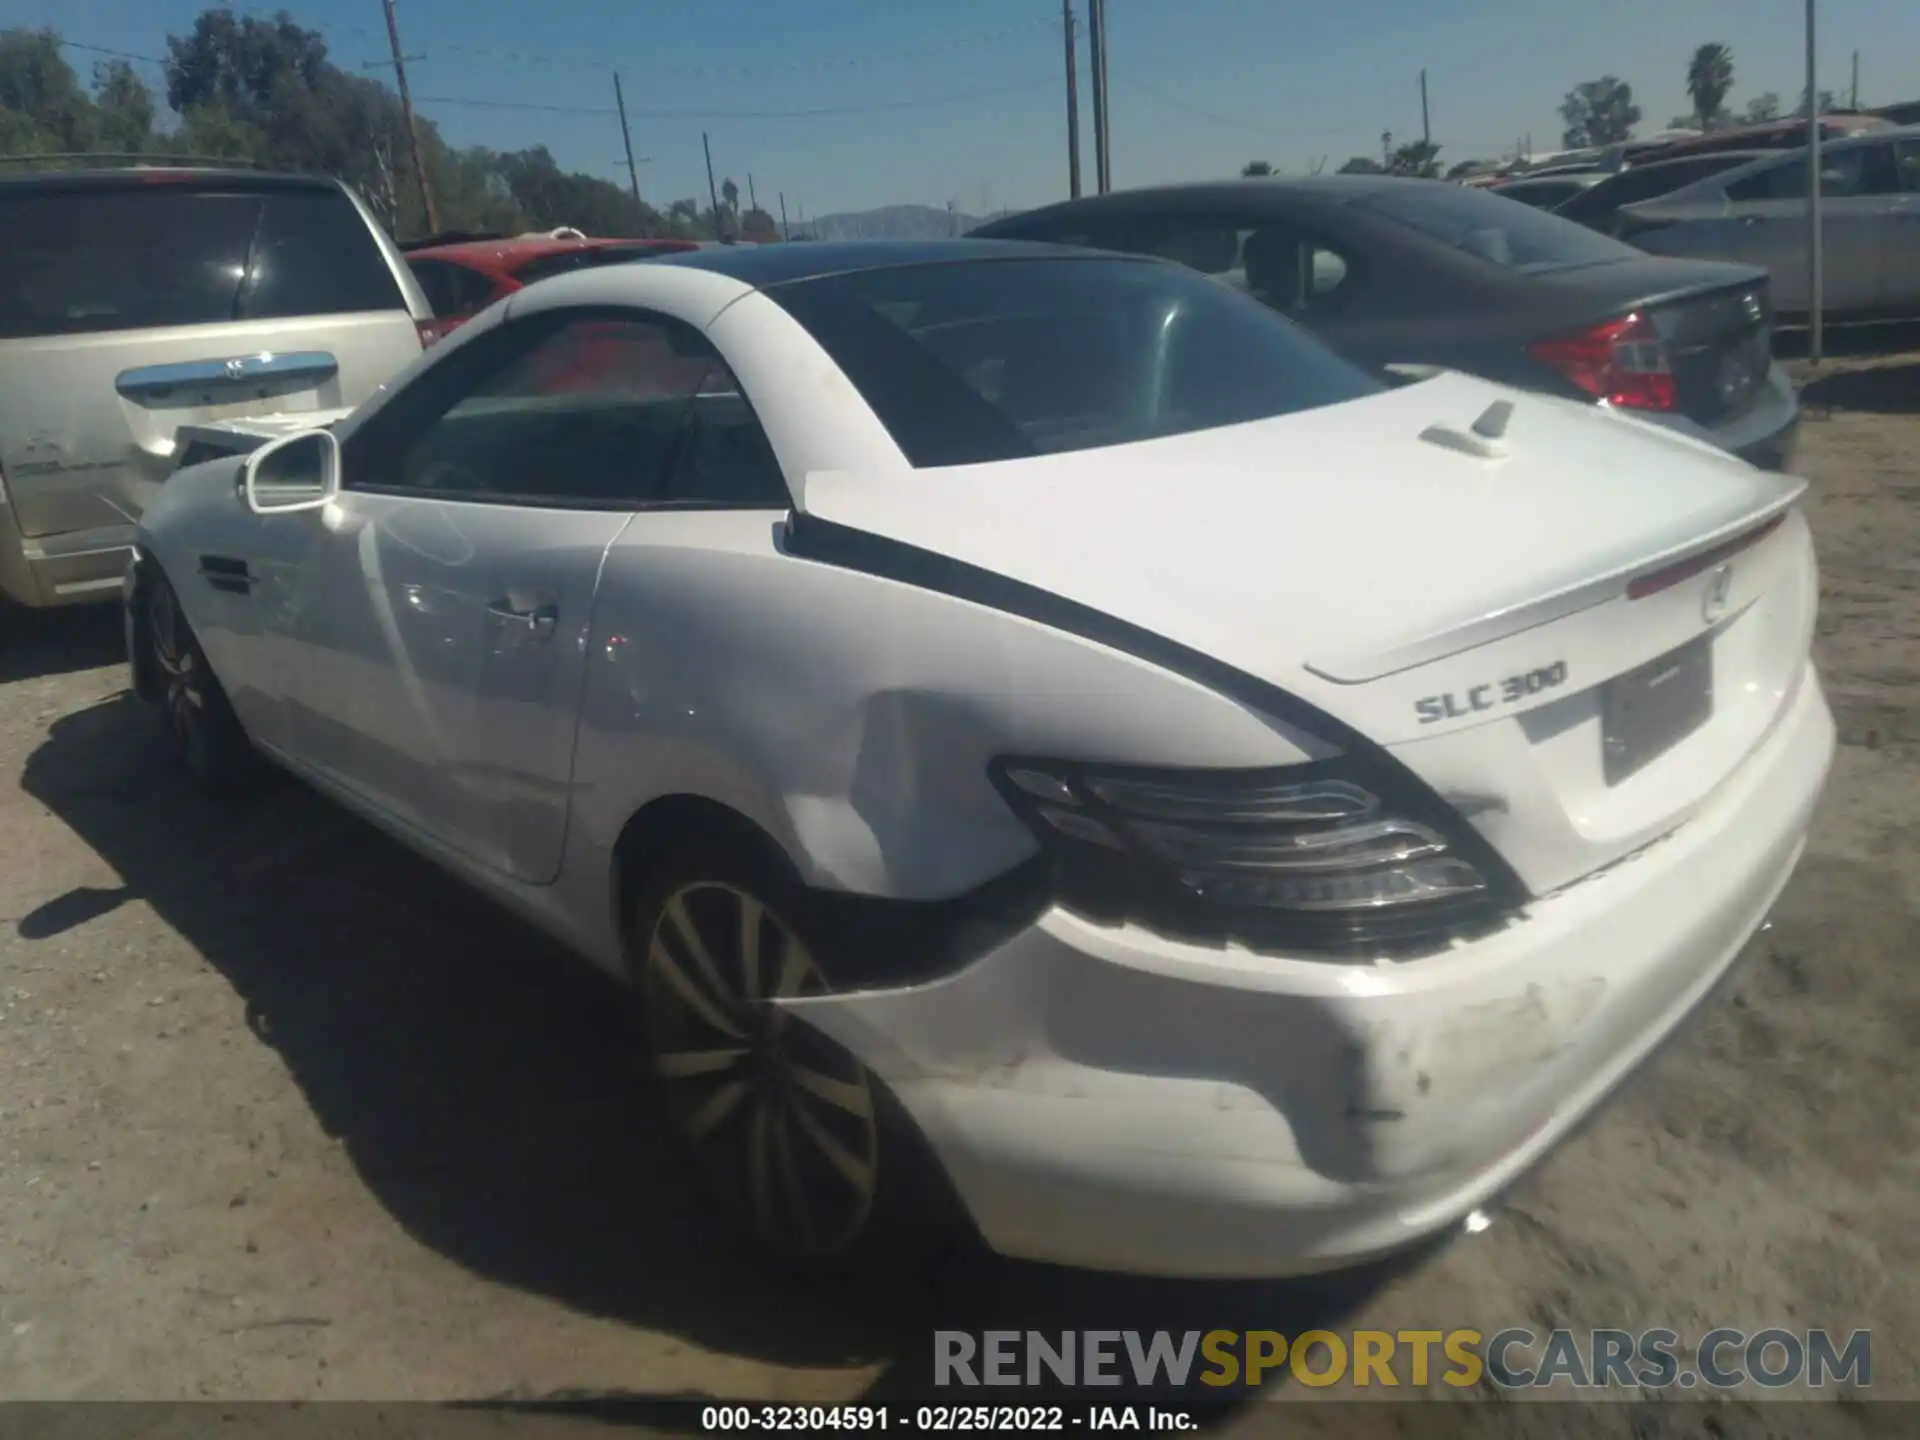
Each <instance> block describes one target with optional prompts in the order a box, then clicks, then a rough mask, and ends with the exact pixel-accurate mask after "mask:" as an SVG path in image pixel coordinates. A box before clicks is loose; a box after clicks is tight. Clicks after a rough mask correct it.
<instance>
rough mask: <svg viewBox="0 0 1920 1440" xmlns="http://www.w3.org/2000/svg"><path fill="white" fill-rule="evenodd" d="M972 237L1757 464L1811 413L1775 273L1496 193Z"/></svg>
mask: <svg viewBox="0 0 1920 1440" xmlns="http://www.w3.org/2000/svg"><path fill="white" fill-rule="evenodd" d="M1629 173H1631V172H1629ZM973 233H974V234H975V235H976V236H981V237H993V238H1006V239H1026V240H1047V241H1052V242H1055V243H1062V244H1070V245H1091V246H1096V247H1098V248H1100V249H1105V250H1121V251H1130V252H1134V253H1138V254H1149V255H1157V256H1160V257H1162V258H1165V259H1173V260H1179V261H1182V262H1183V263H1185V264H1187V265H1190V266H1192V267H1194V268H1196V269H1199V270H1201V271H1203V272H1204V273H1207V274H1210V275H1215V276H1218V277H1219V278H1221V279H1222V280H1225V281H1226V282H1228V283H1229V284H1232V285H1234V286H1236V287H1237V288H1240V289H1243V290H1245V291H1247V292H1248V293H1249V294H1252V295H1254V296H1255V297H1256V298H1258V299H1261V300H1263V301H1265V302H1266V303H1267V304H1268V305H1270V306H1272V307H1273V308H1274V309H1276V310H1278V311H1280V312H1281V313H1282V314H1284V315H1286V316H1288V317H1289V318H1292V319H1294V320H1297V321H1298V322H1299V323H1301V324H1302V325H1305V326H1307V327H1308V328H1310V329H1312V330H1313V331H1314V332H1315V333H1316V334H1318V335H1320V336H1321V337H1322V338H1323V339H1325V340H1326V341H1327V342H1328V343H1329V344H1331V345H1332V346H1333V347H1334V348H1335V349H1336V350H1338V351H1339V352H1340V353H1341V354H1343V355H1345V356H1347V357H1348V358H1349V359H1351V360H1354V361H1357V362H1359V363H1361V364H1363V365H1366V366H1367V367H1369V368H1370V369H1374V370H1379V369H1381V368H1382V367H1385V366H1387V365H1390V364H1394V363H1403V364H1404V363H1415V364H1427V365H1440V366H1445V367H1449V368H1452V369H1458V370H1464V371H1468V372H1470V373H1473V374H1476V375H1482V376H1486V377H1488V378H1490V379H1494V380H1498V381H1500V382H1502V383H1504V384H1509V385H1515V386H1520V387H1523V388H1525V389H1528V390H1533V391H1538V392H1541V393H1545V394H1552V395H1560V396H1565V397H1567V398H1572V399H1580V400H1585V401H1589V402H1592V403H1605V404H1607V405H1609V406H1612V407H1613V408H1616V409H1623V410H1630V411H1632V412H1633V413H1634V414H1636V415H1640V416H1643V417H1645V418H1646V419H1649V420H1652V421H1655V422H1657V423H1660V424H1663V425H1666V426H1669V427H1671V428H1673V429H1676V430H1679V431H1681V432H1682V433H1685V434H1688V435H1692V436H1695V437H1697V438H1701V439H1705V440H1708V441H1710V442H1712V443H1714V444H1717V445H1719V446H1721V447H1722V448H1724V449H1727V450H1731V451H1733V452H1735V453H1736V454H1740V455H1742V456H1744V457H1746V458H1748V459H1750V460H1752V461H1754V462H1756V463H1758V464H1761V465H1765V466H1769V467H1773V468H1779V467H1781V466H1783V465H1785V464H1786V462H1787V460H1788V457H1789V456H1790V455H1791V451H1792V442H1793V437H1794V434H1795V431H1796V429H1797V424H1798V417H1799V407H1798V403H1797V401H1796V400H1795V398H1794V391H1793V386H1792V384H1791V382H1789V381H1788V380H1787V378H1786V376H1785V375H1784V374H1783V373H1782V372H1781V370H1780V368H1779V367H1778V366H1777V365H1776V364H1775V363H1774V361H1773V354H1772V323H1773V315H1772V301H1771V299H1770V296H1769V282H1768V278H1767V275H1766V273H1765V272H1764V271H1762V270H1759V269H1756V268H1754V267H1752V266H1745V265H1729V264H1722V263H1718V262H1713V261H1704V260H1694V261H1680V260H1669V259H1653V258H1651V257H1649V256H1648V255H1647V254H1646V253H1645V252H1644V251H1641V250H1637V249H1634V248H1632V247H1631V246H1628V245H1625V244H1622V243H1621V242H1619V241H1617V240H1613V239H1609V238H1608V237H1606V236H1603V235H1599V234H1595V233H1594V232H1593V231H1591V230H1587V229H1583V228H1582V227H1580V226H1578V225H1574V224H1570V223H1568V222H1566V221H1563V220H1560V219H1558V218H1556V217H1554V216H1552V215H1544V214H1541V213H1540V212H1539V211H1537V210H1533V209H1529V208H1528V207H1526V206H1524V205H1516V204H1514V203H1512V202H1510V201H1507V200H1504V199H1502V198H1500V196H1499V195H1497V194H1496V193H1493V192H1490V191H1485V190H1476V189H1471V188H1468V187H1465V186H1458V185H1448V184H1443V183H1437V182H1433V181H1425V180H1407V179H1397V178H1393V177H1387V176H1367V175H1326V176H1316V177H1313V178H1309V179H1288V180H1276V179H1262V180H1243V181H1231V182H1222V183H1218V184H1211V185H1189V186H1172V187H1166V188H1162V189H1153V190H1134V191H1121V192H1115V193H1112V194H1109V195H1103V196H1094V197H1089V198H1086V199H1081V200H1070V201H1067V202H1065V203H1064V204H1060V205H1052V206H1047V207H1045V208H1042V209H1039V210H1033V211H1029V212H1027V213H1025V214H1021V215H1015V216H1010V217H1007V218H1005V219H1001V220H996V221H993V222H991V223H989V224H987V225H984V226H982V227H980V228H979V229H978V230H976V231H974V232H973Z"/></svg>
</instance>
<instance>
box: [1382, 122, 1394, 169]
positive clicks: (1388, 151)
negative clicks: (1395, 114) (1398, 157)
mask: <svg viewBox="0 0 1920 1440" xmlns="http://www.w3.org/2000/svg"><path fill="white" fill-rule="evenodd" d="M1380 164H1381V165H1382V166H1383V167H1389V168H1390V167H1391V166H1392V165H1393V132H1392V131H1391V130H1382V131H1381V132H1380Z"/></svg>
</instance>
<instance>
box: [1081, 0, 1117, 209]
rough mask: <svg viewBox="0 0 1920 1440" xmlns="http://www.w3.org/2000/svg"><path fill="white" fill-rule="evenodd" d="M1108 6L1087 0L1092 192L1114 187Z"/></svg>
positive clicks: (1097, 193)
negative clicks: (1109, 118)
mask: <svg viewBox="0 0 1920 1440" xmlns="http://www.w3.org/2000/svg"><path fill="white" fill-rule="evenodd" d="M1106 44H1107V6H1106V0H1087V52H1088V53H1087V73H1088V74H1089V76H1091V78H1092V80H1093V192H1094V194H1096V195H1104V194H1106V193H1107V191H1108V190H1110V189H1111V188H1112V185H1111V183H1110V181H1111V177H1110V176H1109V175H1108V173H1107V79H1106V64H1105V55H1106Z"/></svg>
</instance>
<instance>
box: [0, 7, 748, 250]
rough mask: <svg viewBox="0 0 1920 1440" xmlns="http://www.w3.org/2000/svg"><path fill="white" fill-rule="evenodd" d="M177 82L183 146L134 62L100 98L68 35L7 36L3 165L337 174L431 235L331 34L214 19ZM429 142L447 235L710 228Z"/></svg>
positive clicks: (392, 126) (187, 55) (391, 122)
mask: <svg viewBox="0 0 1920 1440" xmlns="http://www.w3.org/2000/svg"><path fill="white" fill-rule="evenodd" d="M165 68H166V85H165V98H166V102H167V105H168V106H169V107H170V108H171V110H172V111H173V113H174V114H175V115H176V116H177V117H178V123H177V124H176V125H174V126H173V127H172V128H171V130H170V131H169V130H166V129H163V128H162V126H161V124H160V122H159V119H158V103H157V101H156V98H155V96H154V94H153V92H152V91H150V90H149V89H148V88H147V86H146V85H145V84H143V83H142V82H141V79H140V77H139V76H138V74H136V73H135V72H134V70H133V69H132V67H131V66H129V65H128V64H127V63H126V62H125V61H122V60H112V61H108V62H105V63H103V64H101V65H98V66H96V67H95V69H94V72H93V92H92V93H91V94H89V93H88V92H87V90H86V89H85V87H83V86H82V85H81V83H80V80H79V78H78V77H77V76H76V75H75V74H74V71H73V68H72V66H70V65H69V64H68V63H67V61H66V59H65V58H64V56H63V54H62V50H61V43H60V37H59V35H58V34H57V33H55V32H54V31H52V30H21V29H13V30H4V31H0V154H8V155H35V154H53V153H67V152H76V151H77V152H87V151H97V152H118V153H125V152H128V151H138V150H163V151H169V152H172V153H176V154H194V155H205V156H209V157H214V158H218V159H227V160H245V161H252V162H255V163H258V164H263V165H269V166H274V167H276V168H281V169H287V170H294V171H301V172H308V173H318V174H325V175H333V176H336V177H337V178H339V179H341V180H344V181H345V182H347V183H348V184H349V185H352V186H353V187H354V188H355V189H357V190H359V191H360V193H361V194H362V195H364V196H366V197H367V199H368V201H369V203H370V204H372V205H373V207H374V209H375V212H376V213H377V214H379V215H380V216H381V218H382V219H383V220H384V221H385V222H386V223H387V224H389V225H390V226H391V227H393V228H394V230H395V231H396V233H399V234H402V235H408V234H420V233H423V232H424V230H425V228H426V214H425V210H424V207H423V205H422V203H421V199H420V190H419V186H418V184H417V183H415V180H414V177H413V165H412V158H413V150H412V138H411V135H410V133H409V130H408V126H407V123H406V116H405V113H404V111H403V110H402V109H401V107H400V102H399V98H398V97H397V96H396V95H395V94H394V93H393V91H392V90H390V89H389V88H388V87H387V86H385V85H384V84H382V83H380V82H379V81H378V80H374V79H369V78H367V77H366V76H362V75H352V74H348V73H347V72H346V71H343V70H342V69H340V68H339V67H338V66H337V65H335V64H334V63H333V62H332V60H331V59H329V58H328V54H327V47H326V43H325V41H324V40H323V39H322V38H321V36H320V35H319V33H318V32H316V31H312V30H307V29H303V28H302V27H301V26H299V25H297V24H295V23H294V21H293V20H292V19H291V18H290V17H289V16H288V15H287V14H286V13H285V12H281V13H279V14H277V15H275V16H274V17H273V18H272V19H259V18H255V17H252V16H244V17H243V16H236V15H235V14H234V12H233V11H231V10H227V9H211V10H207V11H204V12H202V13H201V14H200V15H199V16H198V17H197V18H196V19H195V20H194V22H193V25H192V26H191V28H190V29H189V30H188V32H187V33H186V34H184V35H174V36H170V37H169V38H168V40H167V58H166V62H165ZM419 141H420V162H421V166H422V168H423V169H424V170H425V171H426V175H427V181H428V184H429V186H430V188H431V189H432V191H433V195H434V198H435V202H436V208H437V209H438V211H439V218H440V222H441V224H442V225H443V226H445V227H446V228H448V229H456V230H497V231H504V232H507V233H512V232H515V231H519V230H526V229H533V228H539V229H550V228H552V227H554V226H558V225H563V224H566V225H576V226H579V227H580V228H581V229H583V230H586V231H588V232H589V233H593V234H601V235H630V236H647V235H660V234H667V233H672V232H673V231H675V230H676V229H679V230H681V231H682V233H691V231H692V228H693V223H694V222H697V221H698V219H699V211H698V206H697V205H695V204H694V202H691V201H688V202H686V203H687V205H688V206H689V207H690V214H689V215H688V216H685V217H682V218H680V219H678V220H675V221H669V220H668V219H667V218H666V217H663V216H662V215H660V214H659V212H657V211H655V210H653V209H651V208H649V207H648V206H645V205H640V204H636V202H635V201H634V199H633V196H632V194H631V193H630V192H629V191H627V190H625V189H623V188H622V187H620V186H618V185H615V184H613V183H611V182H609V181H607V180H603V179H600V178H598V177H596V176H592V175H583V174H579V173H575V172H568V171H563V170H561V168H560V167H559V165H558V164H557V163H556V162H555V161H554V159H553V157H552V155H551V154H549V153H548V152H547V151H546V149H545V148H544V147H542V146H538V145H536V146H533V147H531V148H529V149H526V150H520V151H514V152H508V153H505V154H501V153H496V152H493V151H490V150H486V149H482V148H478V147H475V148H472V149H456V148H455V147H453V146H450V145H448V144H447V143H446V142H445V141H444V140H443V139H442V138H441V136H440V132H439V130H438V128H437V127H436V126H435V125H434V124H433V123H432V122H431V121H430V120H428V119H426V118H425V117H420V121H419ZM756 223H758V222H756ZM769 224H770V222H769Z"/></svg>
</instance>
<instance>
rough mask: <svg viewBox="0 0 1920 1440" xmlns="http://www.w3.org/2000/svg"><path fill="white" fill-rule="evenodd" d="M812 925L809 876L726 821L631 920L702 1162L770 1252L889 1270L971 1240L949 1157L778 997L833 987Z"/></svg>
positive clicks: (868, 1270)
mask: <svg viewBox="0 0 1920 1440" xmlns="http://www.w3.org/2000/svg"><path fill="white" fill-rule="evenodd" d="M814 929H815V927H812V926H810V925H809V923H808V921H807V918H806V905H805V899H804V889H803V887H802V886H801V885H800V884H799V882H798V880H797V878H796V877H795V876H793V875H792V874H791V872H790V871H789V870H788V868H787V867H786V866H785V865H784V864H783V863H781V862H780V861H779V860H777V859H775V858H774V857H772V856H769V855H766V854H764V853H761V852H760V851H759V849H758V847H755V846H752V845H749V844H746V843H743V842H742V841H740V840H737V839H735V838H734V837H731V836H712V835H698V836H695V837H690V840H689V842H688V843H686V844H684V845H681V846H678V847H676V848H675V850H674V851H673V852H671V853H670V855H669V857H668V858H666V859H665V860H663V861H662V862H661V864H660V865H659V866H658V867H657V868H656V870H655V871H654V872H653V873H652V874H651V875H649V876H648V877H647V878H646V881H645V883H644V884H643V885H642V887H641V890H640V894H639V897H638V900H637V903H636V904H635V906H634V907H633V911H632V928H631V930H630V932H629V952H630V967H631V973H632V976H633V979H634V985H635V989H636V991H637V993H638V999H639V1006H640V1017H639V1018H640V1025H641V1029H642V1032H643V1035H644V1041H645V1048H646V1052H647V1061H648V1068H649V1071H650V1073H651V1077H652V1082H653V1084H654V1086H655V1087H656V1089H657V1091H658V1093H659V1095H660V1098H661V1101H662V1104H663V1106H664V1108H665V1110H666V1113H667V1116H668V1118H669V1120H670V1122H671V1123H672V1126H673V1128H674V1131H675V1133H676V1135H677V1137H678V1139H679V1141H680V1143H681V1145H682V1146H683V1148H684V1149H685V1150H686V1151H687V1152H688V1154H689V1157H690V1159H691V1160H692V1162H693V1164H694V1166H695V1168H696V1170H697V1171H698V1172H699V1174H700V1175H701V1177H702V1178H703V1179H704V1180H705V1182H706V1183H707V1185H708V1186H709V1187H710V1188H711V1190H712V1192H713V1194H714V1196H715V1198H716V1199H717V1200H718V1201H719V1202H720V1204H721V1205H722V1206H723V1207H724V1208H725V1209H726V1210H727V1211H729V1212H730V1213H731V1215H732V1217H733V1218H734V1220H735V1222H736V1223H737V1224H738V1225H739V1226H740V1227H741V1228H742V1229H743V1230H744V1231H745V1232H746V1234H747V1235H748V1236H749V1237H750V1238H751V1240H752V1243H753V1244H754V1245H755V1246H756V1248H757V1249H758V1250H759V1251H760V1252H761V1253H762V1254H763V1255H764V1256H765V1257H766V1258H767V1259H768V1260H769V1261H770V1262H772V1263H773V1264H774V1265H775V1266H776V1267H777V1268H779V1269H781V1270H784V1271H786V1272H787V1273H789V1274H791V1275H794V1276H796V1277H798V1278H803V1279H809V1280H818V1279H824V1278H832V1279H839V1280H844V1281H848V1282H852V1283H856V1284H859V1283H869V1282H875V1281H884V1282H886V1283H887V1284H888V1285H889V1286H890V1287H893V1286H897V1285H898V1283H899V1281H900V1280H901V1279H902V1278H903V1277H904V1276H905V1275H907V1274H911V1273H913V1272H916V1271H919V1270H921V1269H923V1268H925V1267H928V1266H931V1265H933V1264H936V1263H938V1262H939V1261H941V1260H943V1259H945V1258H947V1257H948V1256H950V1255H951V1254H953V1253H956V1252H957V1251H961V1250H966V1249H970V1248H972V1247H971V1245H970V1243H969V1237H968V1236H967V1235H966V1233H965V1228H966V1227H965V1225H964V1223H963V1222H962V1221H961V1218H960V1217H961V1214H962V1211H961V1209H960V1206H959V1203H958V1201H957V1199H955V1197H954V1196H953V1194H952V1191H951V1189H950V1188H949V1187H948V1186H947V1184H946V1182H945V1175H944V1172H942V1171H941V1170H940V1167H939V1164H938V1162H937V1161H936V1160H935V1159H934V1157H933V1156H932V1154H931V1152H930V1151H929V1149H928V1147H927V1146H926V1143H925V1141H924V1140H922V1139H921V1137H920V1135H919V1133H918V1131H917V1130H916V1129H915V1127H914V1126H913V1124H912V1122H911V1120H909V1119H908V1118H907V1116H906V1114H905V1112H904V1111H903V1110H902V1109H901V1108H900V1106H899V1105H898V1103H897V1102H896V1101H895V1100H894V1099H893V1097H892V1095H891V1094H890V1093H889V1092H888V1091H887V1089H886V1087H885V1086H884V1085H883V1084H882V1083H881V1081H880V1080H879V1079H878V1077H876V1076H875V1075H874V1074H873V1073H872V1072H871V1071H870V1070H868V1069H867V1067H866V1066H865V1065H863V1064H862V1063H861V1062H860V1061H859V1060H858V1059H856V1058H855V1057H854V1056H853V1055H852V1054H850V1053H849V1052H848V1051H847V1050H846V1049H845V1048H843V1047H842V1046H840V1045H839V1044H837V1043H835V1042H834V1041H832V1040H830V1039H828V1038H827V1037H826V1036H825V1035H823V1034H821V1033H820V1032H819V1031H818V1030H816V1029H814V1028H813V1027H812V1026H811V1025H808V1024H806V1023H805V1022H803V1021H800V1020H797V1019H795V1018H793V1017H792V1016H791V1015H790V1014H789V1013H787V1012H785V1011H784V1010H782V1009H781V1008H780V1007H778V1006H775V1005H771V1004H768V1003H766V1002H767V999H768V998H769V997H772V996H782V997H785V996H802V995H822V994H830V993H831V992H832V986H831V983H830V982H829V981H828V979H827V976H826V970H825V969H824V968H823V967H822V965H821V963H820V956H821V955H822V954H823V953H825V952H824V951H822V950H821V949H820V945H821V940H820V937H819V936H818V935H817V934H814V933H810V932H812V931H813V930H814ZM689 937H692V938H689ZM748 937H751V940H749V939H748ZM750 958H751V962H752V963H751V964H750V963H749V960H750Z"/></svg>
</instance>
